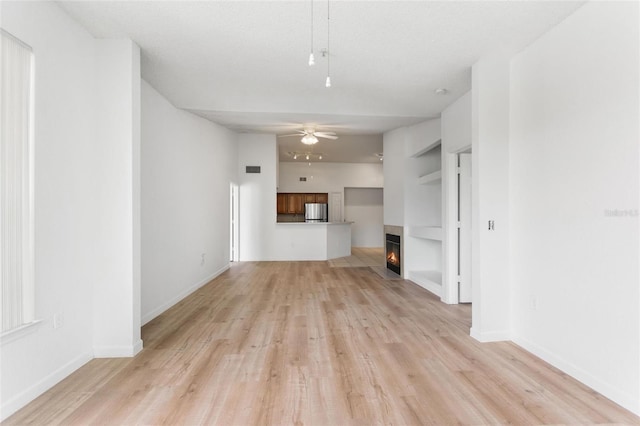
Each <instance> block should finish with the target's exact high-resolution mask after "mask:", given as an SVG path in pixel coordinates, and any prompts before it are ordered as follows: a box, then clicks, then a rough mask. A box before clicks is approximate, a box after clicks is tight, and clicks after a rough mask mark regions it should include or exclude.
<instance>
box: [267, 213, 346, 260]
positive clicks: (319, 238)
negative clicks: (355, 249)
mask: <svg viewBox="0 0 640 426" xmlns="http://www.w3.org/2000/svg"><path fill="white" fill-rule="evenodd" d="M352 223H353V222H279V223H277V224H276V234H277V238H278V241H287V242H288V244H287V246H286V247H281V249H282V252H281V253H280V255H281V256H283V260H284V259H286V260H329V259H336V258H339V257H346V256H350V255H351V224H352Z"/></svg>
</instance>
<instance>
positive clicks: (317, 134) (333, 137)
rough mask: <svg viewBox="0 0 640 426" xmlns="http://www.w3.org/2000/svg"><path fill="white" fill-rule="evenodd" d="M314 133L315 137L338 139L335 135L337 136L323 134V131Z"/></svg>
mask: <svg viewBox="0 0 640 426" xmlns="http://www.w3.org/2000/svg"><path fill="white" fill-rule="evenodd" d="M315 135H316V136H317V137H319V138H324V139H332V140H336V139H338V137H337V136H333V135H327V134H324V133H316V134H315Z"/></svg>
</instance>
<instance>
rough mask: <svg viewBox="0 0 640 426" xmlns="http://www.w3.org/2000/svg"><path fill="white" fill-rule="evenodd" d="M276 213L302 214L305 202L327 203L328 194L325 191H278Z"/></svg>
mask: <svg viewBox="0 0 640 426" xmlns="http://www.w3.org/2000/svg"><path fill="white" fill-rule="evenodd" d="M276 197H277V213H278V214H296V215H298V214H300V215H304V205H305V203H328V200H329V194H327V193H326V192H325V193H288V192H278V193H277V194H276Z"/></svg>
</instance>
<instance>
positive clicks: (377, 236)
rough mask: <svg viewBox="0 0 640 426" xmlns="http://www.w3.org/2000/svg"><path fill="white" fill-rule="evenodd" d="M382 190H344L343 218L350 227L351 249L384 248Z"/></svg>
mask: <svg viewBox="0 0 640 426" xmlns="http://www.w3.org/2000/svg"><path fill="white" fill-rule="evenodd" d="M382 203H383V191H382V188H345V192H344V217H345V220H346V221H347V222H354V223H353V225H351V245H352V246H353V247H383V246H384V235H383V234H384V229H383V228H384V222H383V219H384V217H383V216H384V209H383V204H382Z"/></svg>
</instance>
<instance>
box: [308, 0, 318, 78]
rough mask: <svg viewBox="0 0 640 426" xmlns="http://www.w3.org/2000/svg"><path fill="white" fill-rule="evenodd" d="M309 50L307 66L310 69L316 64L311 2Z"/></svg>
mask: <svg viewBox="0 0 640 426" xmlns="http://www.w3.org/2000/svg"><path fill="white" fill-rule="evenodd" d="M310 27H311V50H310V52H309V66H310V67H312V66H314V65H315V64H316V59H315V58H314V56H313V0H311V25H310Z"/></svg>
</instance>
